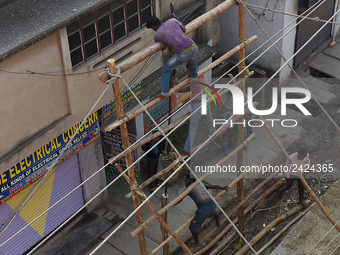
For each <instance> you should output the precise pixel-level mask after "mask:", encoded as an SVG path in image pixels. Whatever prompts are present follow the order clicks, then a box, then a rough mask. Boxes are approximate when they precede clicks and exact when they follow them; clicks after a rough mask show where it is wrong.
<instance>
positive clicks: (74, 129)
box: [73, 125, 78, 134]
mask: <svg viewBox="0 0 340 255" xmlns="http://www.w3.org/2000/svg"><path fill="white" fill-rule="evenodd" d="M77 126H78V125H75V126H74V127H73V134H74V133H75V132H76V131H77V128H78V127H77Z"/></svg>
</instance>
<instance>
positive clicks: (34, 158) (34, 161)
mask: <svg viewBox="0 0 340 255" xmlns="http://www.w3.org/2000/svg"><path fill="white" fill-rule="evenodd" d="M31 155H32V158H33V163H34V164H35V162H36V161H35V157H34V153H32V154H31Z"/></svg>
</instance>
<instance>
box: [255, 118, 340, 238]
mask: <svg viewBox="0 0 340 255" xmlns="http://www.w3.org/2000/svg"><path fill="white" fill-rule="evenodd" d="M257 117H258V118H259V119H260V120H262V122H263V123H264V127H265V128H266V129H267V131H268V133H269V135H270V136H271V138H272V139H273V140H274V141H275V143H276V144H277V146H279V148H280V150H281V151H282V153H283V155H284V156H285V157H286V159H287V160H288V161H289V162H290V163H291V164H294V162H293V160H292V159H291V158H290V156H289V155H288V153H287V151H286V150H285V148H284V147H283V146H282V144H281V142H280V141H279V140H278V139H277V138H276V136H275V135H274V133H273V131H272V130H271V129H270V127H269V126H268V124H267V123H266V121H265V120H264V119H263V118H262V116H260V115H257ZM296 173H297V174H298V176H299V178H300V180H301V182H302V183H303V186H305V188H306V189H307V190H308V192H309V194H310V195H311V196H312V198H313V199H314V201H315V203H317V205H318V206H319V208H320V210H321V211H322V212H323V214H324V215H325V216H326V217H327V218H328V219H329V221H330V222H331V223H332V224H333V225H334V226H335V228H336V229H337V230H338V231H339V232H340V226H339V225H338V224H337V222H336V221H335V219H334V218H333V217H332V216H331V215H330V214H329V213H328V212H327V210H326V208H325V207H324V206H323V204H322V203H321V202H320V200H319V199H318V198H317V197H316V196H315V194H314V192H313V190H312V189H311V188H310V187H309V185H308V183H307V182H306V180H305V178H304V177H303V176H302V173H301V172H300V171H296Z"/></svg>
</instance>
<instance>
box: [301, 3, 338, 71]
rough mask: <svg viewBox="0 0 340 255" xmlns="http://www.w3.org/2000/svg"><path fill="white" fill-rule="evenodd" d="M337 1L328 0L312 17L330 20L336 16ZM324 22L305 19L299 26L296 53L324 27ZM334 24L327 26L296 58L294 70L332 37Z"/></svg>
mask: <svg viewBox="0 0 340 255" xmlns="http://www.w3.org/2000/svg"><path fill="white" fill-rule="evenodd" d="M334 6H335V0H327V1H325V2H324V3H323V4H322V5H321V6H320V7H318V8H317V9H316V10H315V11H313V12H312V13H311V14H310V17H319V18H320V19H323V20H328V19H330V18H331V17H332V15H333V14H334ZM324 24H325V23H324V22H315V21H314V20H307V19H305V20H304V21H302V22H301V23H300V24H299V25H298V26H297V32H296V42H295V51H294V52H297V51H298V50H299V49H300V48H301V47H302V46H303V45H304V44H305V43H306V42H307V41H308V40H309V39H310V38H311V37H312V36H313V35H315V33H316V32H317V31H318V30H319V29H320V28H321V27H322V26H323V25H324ZM331 30H332V24H328V25H327V26H325V27H324V28H323V29H322V30H321V31H320V32H319V33H318V34H317V35H316V36H315V37H314V38H313V39H312V40H311V41H310V42H309V43H308V44H307V45H306V47H304V48H303V49H302V50H301V51H300V52H299V53H298V54H297V55H296V56H295V57H294V68H297V67H299V66H300V65H301V64H302V63H303V62H304V61H305V60H306V59H307V58H309V57H310V56H311V55H312V54H313V53H314V52H315V51H316V50H317V49H318V48H319V47H320V46H321V45H322V44H323V43H324V42H325V41H326V40H327V39H329V37H330V35H331Z"/></svg>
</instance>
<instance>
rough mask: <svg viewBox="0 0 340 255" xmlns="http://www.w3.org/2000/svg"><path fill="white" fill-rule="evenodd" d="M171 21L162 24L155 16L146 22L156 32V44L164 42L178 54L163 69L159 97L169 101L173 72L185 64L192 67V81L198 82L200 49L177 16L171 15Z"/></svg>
mask: <svg viewBox="0 0 340 255" xmlns="http://www.w3.org/2000/svg"><path fill="white" fill-rule="evenodd" d="M171 17H172V18H171V19H169V20H167V21H166V22H164V23H162V22H161V20H160V19H159V18H157V17H155V16H151V17H149V18H148V20H147V21H146V27H147V28H151V29H153V30H154V31H155V35H154V40H155V42H162V43H165V44H167V45H168V46H169V47H170V48H172V49H174V50H175V52H176V54H175V55H174V56H172V57H171V58H170V59H169V60H168V61H167V62H166V63H165V65H164V66H163V68H162V86H161V88H162V91H161V94H159V95H157V97H159V98H162V99H167V98H168V97H169V89H170V76H171V73H172V70H173V69H175V68H176V67H178V66H180V65H181V64H183V63H188V65H189V67H190V79H191V81H195V80H197V76H198V73H197V63H196V56H197V54H198V47H197V45H196V44H195V42H194V41H193V40H191V39H190V38H189V37H187V36H186V35H185V34H184V33H185V31H186V28H185V26H184V25H183V24H182V22H180V21H179V20H178V19H177V17H176V16H175V14H171Z"/></svg>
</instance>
